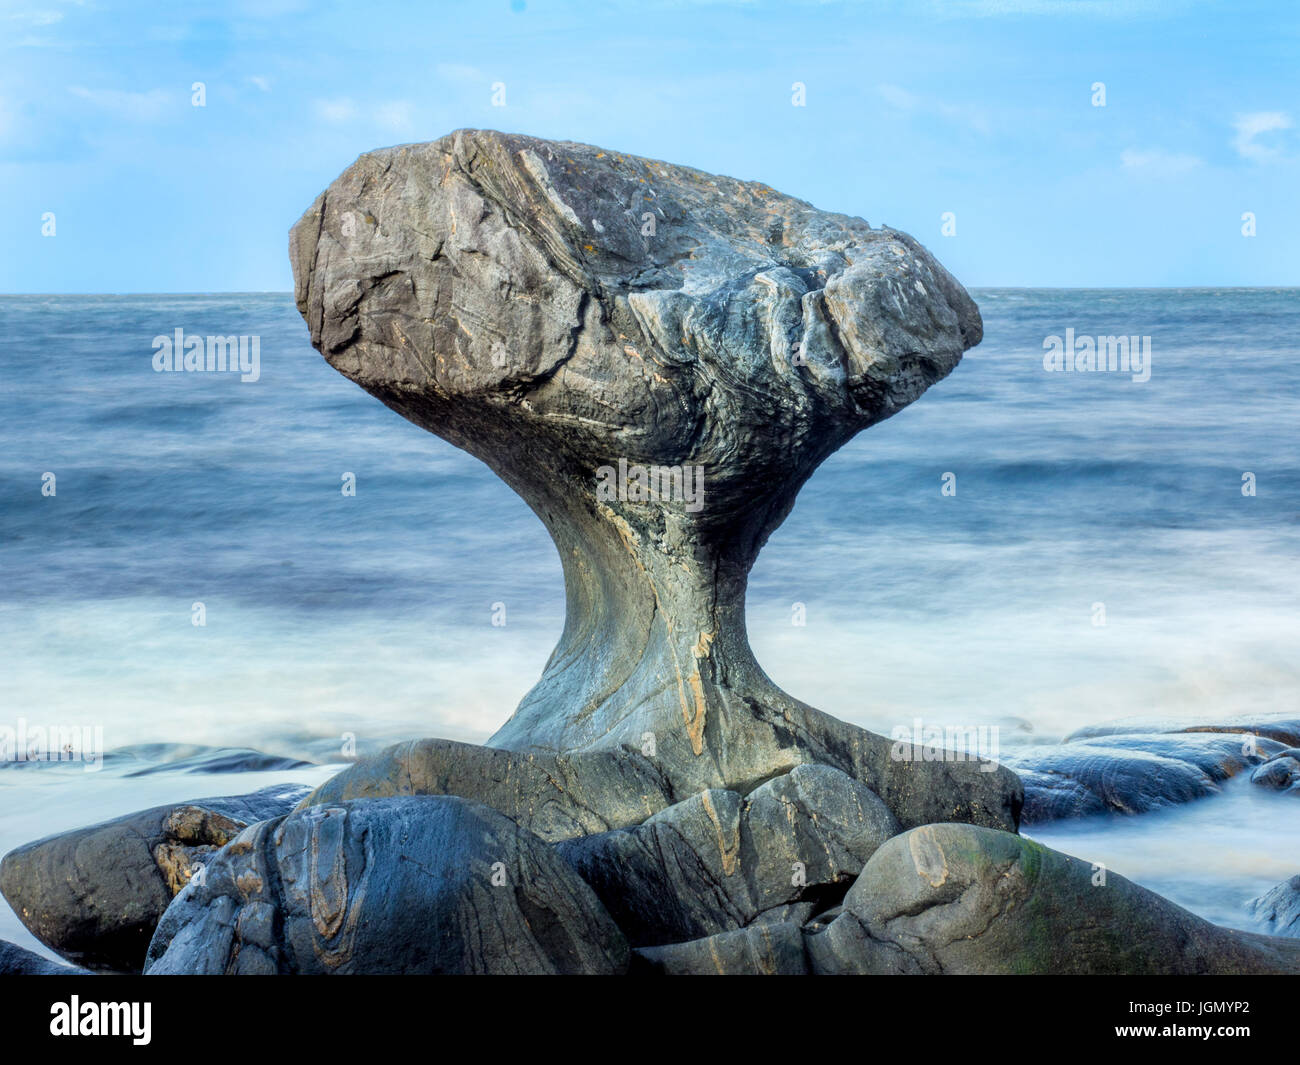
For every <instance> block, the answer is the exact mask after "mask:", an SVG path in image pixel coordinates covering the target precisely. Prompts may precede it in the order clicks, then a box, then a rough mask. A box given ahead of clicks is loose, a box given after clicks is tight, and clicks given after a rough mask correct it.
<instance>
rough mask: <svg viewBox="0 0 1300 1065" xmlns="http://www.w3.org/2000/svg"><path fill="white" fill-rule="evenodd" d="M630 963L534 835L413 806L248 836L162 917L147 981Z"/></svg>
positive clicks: (441, 802) (440, 803) (324, 815)
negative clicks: (154, 978) (177, 977)
mask: <svg viewBox="0 0 1300 1065" xmlns="http://www.w3.org/2000/svg"><path fill="white" fill-rule="evenodd" d="M628 954H629V952H628V946H627V941H626V940H625V939H624V938H623V935H622V934H621V933H620V932H619V930H618V928H617V927H616V926H615V925H614V923H613V922H612V921H611V920H610V919H609V916H608V915H607V914H606V913H605V911H604V908H603V907H602V906H601V904H600V902H599V901H598V900H597V898H596V897H595V895H594V894H593V893H592V891H591V889H590V888H588V887H587V885H586V884H584V883H583V882H582V880H581V879H580V878H579V877H578V876H576V875H575V874H574V873H573V871H572V870H570V869H569V867H568V866H567V865H565V863H564V862H563V861H562V860H561V859H560V858H559V857H558V856H557V855H555V854H553V853H552V852H551V850H550V849H549V848H548V847H547V845H546V844H544V843H543V842H542V841H541V840H539V839H538V838H537V837H536V836H534V835H532V834H531V833H528V832H526V831H524V830H523V829H520V828H519V827H518V826H517V825H516V824H515V823H514V822H513V821H511V820H509V819H508V818H506V817H505V816H503V815H502V814H499V813H497V812H496V811H495V810H492V809H490V808H489V807H487V806H484V805H482V804H481V803H473V802H469V801H467V800H464V799H460V798H455V797H451V796H438V797H410V796H406V797H399V798H389V799H353V800H349V801H346V802H342V803H338V804H335V805H328V806H313V807H310V808H309V809H306V810H297V811H295V812H294V813H292V814H290V815H288V816H286V817H281V818H276V819H275V820H272V821H264V822H262V823H261V824H258V825H255V826H253V827H251V828H249V829H247V830H245V831H244V832H242V833H241V834H240V835H239V836H238V837H237V838H236V839H235V840H233V841H232V842H231V843H229V844H228V845H227V846H226V847H224V848H223V849H222V850H221V851H220V852H219V853H218V854H217V855H216V857H214V858H213V859H212V861H211V862H209V863H208V866H207V868H206V869H205V872H204V876H203V877H202V880H201V882H193V883H191V884H189V885H188V886H187V887H186V888H185V890H184V891H182V892H181V893H180V894H179V895H178V896H177V897H176V899H175V901H174V902H173V903H172V904H171V906H170V907H169V908H168V910H167V912H166V914H164V915H163V919H162V920H161V921H160V922H159V924H158V930H157V933H156V934H155V936H154V939H153V942H152V943H151V944H150V946H149V954H148V964H147V967H146V971H147V972H148V973H149V974H150V975H156V974H168V973H194V974H206V975H217V974H223V973H226V974H232V975H238V974H256V973H300V974H317V975H319V974H338V975H346V974H360V973H375V974H400V973H412V974H429V973H601V974H612V973H621V972H624V971H626V969H627V965H628V960H629V958H628Z"/></svg>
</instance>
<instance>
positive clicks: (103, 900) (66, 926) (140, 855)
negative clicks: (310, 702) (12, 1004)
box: [0, 785, 307, 973]
mask: <svg viewBox="0 0 1300 1065" xmlns="http://www.w3.org/2000/svg"><path fill="white" fill-rule="evenodd" d="M306 792H307V789H306V788H304V787H299V786H296V785H286V786H279V787H271V788H265V789H263V790H261V791H257V792H253V793H252V794H250V795H239V796H225V797H221V798H207V799H195V800H194V801H192V802H187V803H179V804H172V805H167V806H156V807H153V808H152V809H149V810H143V811H141V812H139V813H135V814H128V815H126V816H124V817H118V818H115V819H113V820H112V821H106V822H104V823H103V824H99V825H92V826H90V827H89V828H82V829H75V830H73V831H71V832H64V833H61V834H59V835H55V836H50V837H48V838H46V839H42V840H37V841H36V842H34V843H28V844H25V845H24V846H22V847H17V848H15V849H14V850H12V851H10V852H9V853H8V854H6V855H5V857H4V859H3V861H0V893H3V895H4V897H5V899H6V901H8V903H9V905H10V906H11V907H13V910H14V912H15V913H17V914H18V917H19V918H20V919H21V920H22V922H23V924H24V925H25V926H26V927H27V929H28V931H30V932H31V933H32V935H34V936H35V937H36V938H37V939H39V940H40V941H41V942H42V943H44V944H45V945H46V946H47V947H49V948H50V949H51V950H54V951H55V952H57V953H58V954H60V955H62V956H63V957H65V958H67V959H68V960H70V961H73V962H75V963H77V964H78V965H83V966H86V967H87V968H91V969H95V970H101V971H106V972H137V973H138V972H139V971H140V970H141V968H142V967H143V965H144V956H145V950H146V948H147V947H148V945H149V940H150V937H151V936H152V935H153V931H154V927H155V926H156V925H157V923H158V919H159V918H160V917H161V916H162V915H163V912H164V911H165V910H166V909H167V906H168V905H169V904H170V903H171V901H172V898H173V896H174V895H175V894H176V893H177V892H178V891H180V889H181V888H182V887H184V885H185V884H186V883H187V882H188V880H189V879H190V877H191V876H192V875H193V874H194V871H195V870H196V869H197V868H199V867H201V866H202V865H203V864H204V863H206V862H207V861H208V860H210V858H211V857H212V855H213V854H215V853H216V852H217V850H219V849H220V848H221V847H222V846H224V845H225V844H226V843H228V842H229V841H230V840H232V839H233V838H234V837H235V836H237V835H238V834H239V833H240V831H242V830H243V829H244V827H245V826H247V825H250V824H253V823H255V822H258V821H262V820H265V819H266V818H268V817H275V816H278V815H280V814H283V813H286V812H287V811H289V810H291V809H292V808H293V806H294V804H295V803H296V802H298V800H300V799H301V798H302V797H303V795H304V794H306Z"/></svg>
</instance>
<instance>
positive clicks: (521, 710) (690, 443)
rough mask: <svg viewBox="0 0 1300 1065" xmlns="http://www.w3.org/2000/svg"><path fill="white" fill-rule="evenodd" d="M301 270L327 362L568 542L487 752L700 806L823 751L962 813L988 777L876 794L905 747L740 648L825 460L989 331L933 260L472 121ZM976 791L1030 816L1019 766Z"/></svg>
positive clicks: (335, 232) (357, 207)
mask: <svg viewBox="0 0 1300 1065" xmlns="http://www.w3.org/2000/svg"><path fill="white" fill-rule="evenodd" d="M290 254H291V258H292V261H293V270H294V277H295V296H296V300H297V305H298V309H299V310H300V311H301V313H302V314H303V316H304V318H305V319H306V321H307V323H308V326H309V327H310V331H311V339H312V343H313V344H314V345H315V346H316V347H317V348H318V349H319V350H320V351H321V353H322V354H323V355H324V356H325V358H326V359H327V360H329V362H330V364H331V365H332V366H334V368H335V369H337V370H339V371H340V372H342V373H343V374H345V375H346V376H347V377H349V378H351V379H352V380H353V381H355V382H356V383H357V384H359V385H361V387H363V388H364V389H366V390H367V391H368V392H370V393H372V394H373V395H375V396H376V397H377V398H379V399H380V400H382V401H383V402H384V403H385V404H387V405H388V406H389V407H391V408H392V409H394V410H395V411H397V412H398V413H400V414H402V415H403V416H404V417H406V418H408V419H410V420H411V421H412V422H414V423H415V424H417V425H419V426H421V427H422V428H424V429H427V430H429V431H430V432H433V433H436V434H437V435H439V436H441V437H443V438H444V439H446V440H449V441H450V442H451V443H453V444H455V445H457V446H458V447H461V448H463V449H465V450H466V451H468V452H469V453H471V454H473V455H475V456H477V457H478V458H480V459H482V460H483V461H484V462H485V463H487V465H488V466H490V467H491V468H492V469H493V470H494V471H495V472H496V473H497V474H498V475H500V477H501V478H502V479H503V480H504V481H506V483H507V484H509V485H510V486H511V487H512V488H513V489H514V490H515V491H516V492H518V493H519V495H521V496H522V497H523V498H524V500H525V501H526V502H527V503H528V504H529V506H530V507H531V508H532V509H533V510H534V511H535V512H536V514H537V515H538V517H539V518H541V520H542V521H543V522H544V523H545V525H546V527H547V529H548V530H549V531H550V533H551V536H552V537H553V539H554V541H555V544H556V547H557V548H558V550H559V554H560V558H561V560H562V563H563V567H564V576H565V586H566V593H567V617H566V621H565V627H564V632H563V634H562V636H561V638H560V642H559V645H558V646H557V647H556V649H555V651H554V653H553V654H552V656H551V659H550V661H549V662H548V663H547V666H546V669H545V672H544V673H543V675H542V678H541V680H540V681H539V682H538V683H537V685H536V686H535V687H534V688H533V689H532V690H531V691H530V692H529V693H528V694H527V695H526V696H525V697H524V699H523V701H522V702H521V704H520V705H519V707H518V709H517V710H516V711H515V713H514V716H513V717H511V719H510V720H509V721H508V722H507V723H506V724H505V726H504V727H503V728H502V729H501V730H500V731H499V732H498V733H497V734H496V735H495V736H494V737H493V738H492V739H491V740H490V741H489V742H490V744H491V745H493V746H496V747H503V748H508V749H512V750H538V751H575V750H584V749H610V750H617V749H620V748H631V749H636V750H642V749H643V748H646V747H647V745H648V744H649V742H650V740H651V738H653V744H654V749H655V750H656V752H657V755H656V756H657V758H658V759H659V761H660V763H661V764H662V765H663V767H664V770H665V772H666V773H667V774H668V775H669V777H670V779H671V780H672V782H673V784H674V786H675V787H676V788H677V789H678V791H679V793H680V794H690V793H693V792H695V791H699V790H701V789H704V788H709V787H743V786H745V785H752V784H754V783H758V782H761V781H762V780H765V779H768V778H770V777H772V776H774V775H777V774H778V773H780V772H787V771H788V770H789V769H790V768H792V767H793V765H796V764H799V763H801V762H807V761H828V762H830V763H831V764H834V765H837V766H838V767H839V768H842V769H844V770H845V771H847V772H850V773H851V774H852V775H855V776H858V778H859V779H865V782H866V783H868V784H869V785H870V786H872V787H874V788H877V789H878V790H880V789H881V788H883V789H884V790H882V792H881V793H882V796H883V795H884V791H887V790H890V789H891V788H892V789H894V790H896V791H900V790H901V791H907V790H911V791H918V790H919V791H921V792H925V793H927V794H932V795H934V796H935V798H934V801H933V803H932V804H931V805H932V806H933V807H934V808H932V809H926V810H925V811H921V812H920V813H921V815H922V817H921V819H922V820H924V819H925V818H926V817H928V818H929V819H931V820H933V819H937V818H944V819H953V818H954V817H955V818H957V819H961V818H963V817H965V816H967V815H968V814H969V811H968V810H966V809H965V808H964V807H963V803H965V802H966V800H965V799H964V798H963V797H962V796H963V793H964V791H965V790H966V789H967V787H968V786H969V787H973V786H974V785H975V784H976V783H978V777H979V776H980V774H979V773H978V771H977V770H976V769H974V768H973V767H960V768H959V769H957V770H952V767H951V766H947V767H945V768H938V769H936V768H934V763H925V765H924V766H922V765H920V764H914V765H913V767H912V768H905V769H904V770H902V772H904V773H915V774H917V775H916V776H914V777H911V778H909V779H907V780H884V779H883V778H884V777H889V776H891V775H892V774H894V772H895V770H894V769H891V768H890V767H888V766H885V765H884V764H883V762H882V759H884V758H886V757H887V753H882V752H887V749H888V745H887V744H886V742H885V741H884V740H882V739H880V737H871V738H870V740H869V741H863V740H861V739H860V738H859V737H858V735H857V734H858V733H860V732H861V730H852V735H850V734H849V733H847V732H846V731H845V730H847V729H848V728H849V726H844V725H842V724H841V723H839V722H836V721H834V720H833V719H829V718H826V717H825V715H821V714H819V713H818V712H817V711H815V710H813V709H811V708H810V707H807V706H805V705H804V704H802V703H800V702H798V701H797V700H795V699H792V698H791V697H790V696H788V695H786V694H785V693H784V692H782V691H781V690H780V689H778V688H777V687H776V686H775V685H774V684H773V683H772V682H771V681H770V680H769V679H768V678H767V677H766V676H765V675H764V673H763V671H762V670H761V669H760V668H759V666H758V664H757V662H756V661H755V659H754V656H753V654H752V653H751V651H750V648H749V643H748V639H747V636H746V632H745V609H744V607H745V604H744V596H745V584H746V579H747V576H748V574H749V571H750V568H751V566H752V565H753V563H754V559H755V557H756V555H757V554H758V551H759V549H760V548H761V547H762V545H763V543H764V542H765V541H766V539H767V537H768V536H769V535H770V534H771V533H772V531H773V530H774V529H775V528H776V527H777V526H778V525H779V524H780V523H781V521H782V520H783V519H784V518H785V516H786V515H787V514H788V513H789V511H790V508H791V507H792V506H793V504H794V499H795V495H796V494H797V492H798V491H799V488H800V487H801V486H802V485H803V483H804V482H805V481H806V480H807V479H808V477H809V476H810V475H811V474H812V472H813V471H814V470H815V469H816V468H817V466H818V464H819V463H821V462H822V461H823V460H824V459H825V458H826V457H827V456H828V455H830V454H831V453H832V452H834V451H835V450H836V449H837V448H838V447H840V446H841V445H842V444H844V442H845V441H847V440H848V439H849V438H850V437H852V436H853V435H854V434H855V433H857V432H858V431H860V430H861V429H864V428H866V427H867V426H869V425H871V424H873V423H875V422H878V421H880V420H881V419H883V418H887V417H889V416H890V415H892V414H894V413H896V412H897V411H899V410H900V409H902V408H903V407H904V406H906V405H907V404H908V403H911V402H912V401H913V400H915V399H916V398H917V397H918V396H920V395H921V393H922V392H924V391H925V390H926V388H928V387H929V386H930V385H931V384H933V383H934V382H936V381H938V380H939V379H940V378H942V377H944V376H945V375H946V374H948V373H949V372H950V371H951V370H952V369H953V367H954V366H956V365H957V362H958V360H959V359H960V358H961V355H962V353H963V351H965V350H966V349H967V348H969V347H971V346H972V345H974V344H977V343H978V342H979V340H980V338H981V335H982V327H981V323H980V317H979V312H978V310H977V308H976V306H975V304H974V303H973V302H972V300H971V299H970V297H969V296H968V295H967V294H966V292H965V290H964V289H963V288H962V287H961V285H959V284H958V283H957V282H956V281H955V280H954V279H953V278H952V277H951V276H950V275H949V274H948V273H947V271H945V270H944V269H943V267H941V266H940V265H939V264H938V263H937V262H936V261H935V260H934V259H933V258H932V257H931V256H930V255H929V253H928V252H926V250H925V249H924V248H922V247H921V246H920V245H919V244H918V243H917V242H916V241H914V240H913V239H912V238H911V237H909V236H907V235H906V234H903V233H899V232H896V231H894V230H890V229H873V228H872V227H871V226H870V225H869V224H868V223H867V222H865V221H863V220H862V219H859V218H851V217H847V216H845V215H839V214H830V213H827V212H823V211H819V210H817V209H815V208H814V207H812V206H811V205H810V204H808V203H805V202H803V201H801V200H796V199H793V198H791V197H789V196H784V195H781V194H780V193H777V192H776V191H774V190H773V189H771V188H769V187H768V186H766V185H762V184H757V183H752V182H745V181H738V180H734V179H732V178H727V177H718V176H714V175H711V174H706V173H702V172H700V171H698V170H692V169H690V168H688V167H683V166H675V165H672V164H669V163H663V162H657V161H654V160H650V159H642V158H637V157H634V156H629V155H623V154H620V153H618V152H612V151H602V150H601V149H598V148H594V147H591V146H588V145H582V144H572V143H564V142H552V141H545V140H539V139H536V138H532V137H525V136H516V135H507V134H502V133H495V132H488V131H477V130H462V131H459V132H456V133H453V134H449V135H448V136H446V137H443V138H442V139H440V140H437V141H434V142H432V143H429V144H417V145H404V146H401V147H396V148H389V149H385V150H383V151H376V152H371V153H368V154H366V155H363V156H362V157H361V158H359V159H358V160H357V161H356V163H354V164H353V165H352V166H351V167H349V168H348V169H347V170H346V171H345V172H344V173H343V174H342V175H341V176H340V177H339V178H338V179H337V180H336V181H335V182H334V183H333V184H332V185H331V186H330V187H329V188H328V189H327V190H326V191H325V192H324V193H323V194H322V195H321V196H320V197H319V198H318V199H317V200H316V202H315V203H314V204H313V205H312V207H311V208H310V209H309V210H308V211H307V213H306V214H305V215H304V216H303V217H302V219H301V220H300V221H299V222H298V223H297V224H296V225H295V227H294V229H293V232H292V234H291V239H290ZM861 735H863V736H870V734H866V733H862V734H861ZM876 741H878V742H876ZM855 745H856V746H857V747H858V748H864V749H863V750H858V751H857V754H856V755H853V754H852V753H851V752H850V750H849V749H850V748H853V747H855ZM882 745H883V746H882ZM867 748H869V749H867ZM855 757H856V758H858V760H859V761H862V760H863V759H865V762H866V763H870V764H869V765H865V766H864V765H857V764H852V763H853V762H854V759H855ZM926 774H930V775H929V776H926ZM983 776H984V781H983V785H984V786H983V788H982V790H983V791H986V792H987V791H989V787H988V785H990V784H994V785H995V787H994V788H993V789H992V790H993V791H994V792H996V794H994V795H993V797H992V798H991V800H989V801H988V802H987V803H986V802H985V800H984V799H983V798H980V799H977V800H976V803H975V804H976V805H977V806H980V805H981V804H983V805H988V806H990V810H985V811H983V812H977V813H975V814H970V816H972V817H975V818H976V819H979V820H982V821H984V822H986V823H990V824H1002V825H1006V824H1007V823H1008V821H1012V822H1013V821H1014V811H1013V810H1012V807H1016V806H1017V804H1018V802H1019V799H1018V797H1017V794H1016V793H1017V789H1018V784H1017V783H1016V782H1015V779H1014V777H1013V776H1011V775H1010V774H999V775H994V774H983ZM953 777H956V778H959V781H958V786H957V787H955V788H954V787H951V786H950V785H951V784H952V783H953V780H952V779H951V778H953ZM932 778H933V779H932ZM940 778H942V779H940ZM945 789H946V790H945ZM941 792H942V794H941ZM886 801H887V802H888V801H889V800H888V798H886ZM967 805H969V804H967ZM891 808H895V807H894V804H892V803H891ZM896 812H897V810H896ZM900 820H902V821H903V823H904V824H906V823H908V819H907V818H906V817H900ZM910 823H913V824H915V823H920V821H916V820H914V821H911V822H910Z"/></svg>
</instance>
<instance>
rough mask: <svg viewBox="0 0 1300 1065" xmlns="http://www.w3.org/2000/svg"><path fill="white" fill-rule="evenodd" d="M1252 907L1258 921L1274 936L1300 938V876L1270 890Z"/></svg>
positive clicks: (1253, 903)
mask: <svg viewBox="0 0 1300 1065" xmlns="http://www.w3.org/2000/svg"><path fill="white" fill-rule="evenodd" d="M1250 906H1251V910H1252V911H1253V912H1254V915H1255V918H1256V920H1258V921H1261V922H1262V923H1263V924H1264V926H1265V927H1266V928H1267V929H1268V931H1269V932H1271V933H1272V934H1273V935H1276V936H1293V937H1296V938H1300V876H1293V877H1292V878H1291V879H1290V880H1284V881H1282V883H1280V884H1278V885H1277V887H1275V888H1270V889H1269V890H1268V891H1267V892H1265V893H1264V894H1263V895H1261V896H1260V897H1259V898H1257V899H1254V900H1252V901H1251V904H1250Z"/></svg>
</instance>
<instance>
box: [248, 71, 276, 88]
mask: <svg viewBox="0 0 1300 1065" xmlns="http://www.w3.org/2000/svg"><path fill="white" fill-rule="evenodd" d="M248 80H249V81H250V82H251V83H252V84H253V85H255V86H256V87H257V88H259V89H261V90H262V91H263V92H270V91H271V82H270V80H269V79H267V78H264V77H262V75H261V74H250V75H249V77H248Z"/></svg>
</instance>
